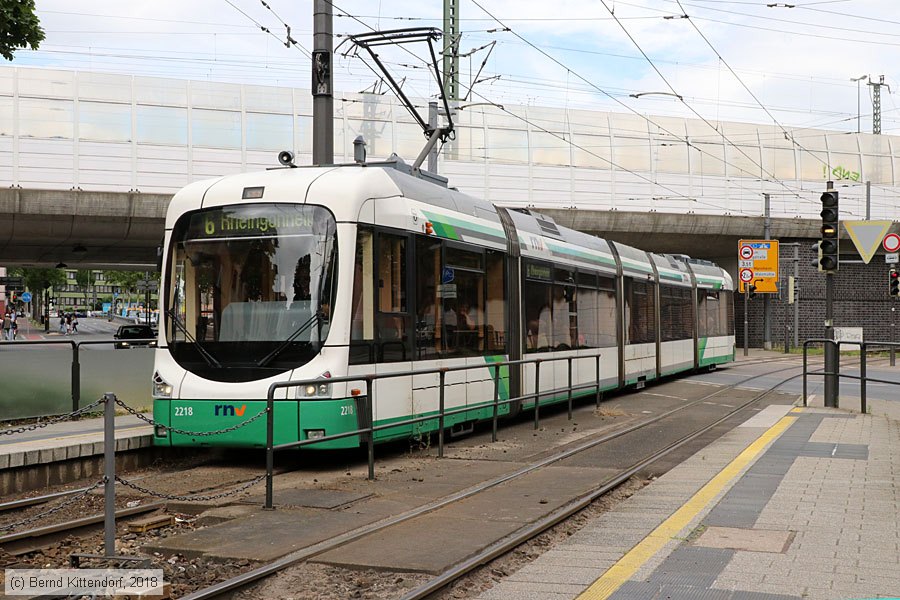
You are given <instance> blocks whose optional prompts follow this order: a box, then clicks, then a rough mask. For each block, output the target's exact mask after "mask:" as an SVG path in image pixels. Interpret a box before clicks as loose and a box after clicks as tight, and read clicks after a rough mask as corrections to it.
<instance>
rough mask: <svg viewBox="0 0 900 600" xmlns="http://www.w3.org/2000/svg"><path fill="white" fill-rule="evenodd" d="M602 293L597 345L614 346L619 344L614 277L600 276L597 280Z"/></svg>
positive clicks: (599, 301) (599, 302) (598, 305)
mask: <svg viewBox="0 0 900 600" xmlns="http://www.w3.org/2000/svg"><path fill="white" fill-rule="evenodd" d="M597 286H598V288H599V289H600V293H599V295H598V297H597V307H598V317H597V327H598V334H597V347H598V348H612V347H615V346H617V345H618V343H617V339H618V335H617V327H616V320H617V318H618V314H619V313H618V311H617V310H616V280H615V279H613V278H612V277H604V276H602V275H601V276H600V277H599V278H598V280H597Z"/></svg>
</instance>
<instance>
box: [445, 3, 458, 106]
mask: <svg viewBox="0 0 900 600" xmlns="http://www.w3.org/2000/svg"><path fill="white" fill-rule="evenodd" d="M459 38H460V33H459V2H458V0H444V94H445V96H446V98H447V100H450V101H457V100H459Z"/></svg>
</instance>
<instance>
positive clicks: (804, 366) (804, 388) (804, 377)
mask: <svg viewBox="0 0 900 600" xmlns="http://www.w3.org/2000/svg"><path fill="white" fill-rule="evenodd" d="M807 349H809V345H808V344H807V343H806V342H803V406H806V351H807Z"/></svg>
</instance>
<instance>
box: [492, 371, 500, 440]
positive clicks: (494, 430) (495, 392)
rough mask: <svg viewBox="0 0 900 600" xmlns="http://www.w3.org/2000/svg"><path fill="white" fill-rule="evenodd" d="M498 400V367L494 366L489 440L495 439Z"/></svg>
mask: <svg viewBox="0 0 900 600" xmlns="http://www.w3.org/2000/svg"><path fill="white" fill-rule="evenodd" d="M499 400H500V367H499V366H496V367H494V422H493V425H492V428H491V441H492V442H496V441H497V409H498V405H497V403H498V402H499Z"/></svg>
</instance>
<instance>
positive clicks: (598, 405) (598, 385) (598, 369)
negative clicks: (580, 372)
mask: <svg viewBox="0 0 900 600" xmlns="http://www.w3.org/2000/svg"><path fill="white" fill-rule="evenodd" d="M596 358H597V408H600V355H599V354H598V355H597V357H596Z"/></svg>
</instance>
